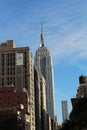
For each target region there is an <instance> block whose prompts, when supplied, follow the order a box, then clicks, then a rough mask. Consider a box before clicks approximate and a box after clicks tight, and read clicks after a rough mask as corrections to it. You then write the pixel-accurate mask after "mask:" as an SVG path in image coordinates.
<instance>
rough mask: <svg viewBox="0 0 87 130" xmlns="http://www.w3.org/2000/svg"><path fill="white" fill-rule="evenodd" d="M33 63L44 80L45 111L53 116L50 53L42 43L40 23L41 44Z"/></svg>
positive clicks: (42, 35)
mask: <svg viewBox="0 0 87 130" xmlns="http://www.w3.org/2000/svg"><path fill="white" fill-rule="evenodd" d="M35 65H36V67H37V69H38V71H39V73H41V74H42V75H43V76H44V78H45V81H46V88H45V89H46V103H47V104H46V106H47V112H48V114H49V115H50V116H51V118H54V81H53V68H52V60H51V55H50V52H49V50H48V48H47V47H46V46H45V44H44V34H43V27H42V25H41V44H40V47H39V48H38V49H37V51H36V56H35Z"/></svg>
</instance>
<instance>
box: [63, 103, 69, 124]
mask: <svg viewBox="0 0 87 130" xmlns="http://www.w3.org/2000/svg"><path fill="white" fill-rule="evenodd" d="M62 119H63V122H64V121H65V120H67V119H69V115H68V104H67V101H62Z"/></svg>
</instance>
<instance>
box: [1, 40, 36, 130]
mask: <svg viewBox="0 0 87 130" xmlns="http://www.w3.org/2000/svg"><path fill="white" fill-rule="evenodd" d="M12 85H14V86H15V87H16V88H17V89H18V90H22V89H24V88H26V90H27V91H28V95H29V101H28V104H29V112H30V124H29V125H30V128H29V129H30V130H35V100H34V67H33V56H32V54H31V52H30V49H29V47H18V48H17V47H16V44H15V43H14V41H13V40H7V41H6V42H5V43H1V44H0V87H6V86H12Z"/></svg>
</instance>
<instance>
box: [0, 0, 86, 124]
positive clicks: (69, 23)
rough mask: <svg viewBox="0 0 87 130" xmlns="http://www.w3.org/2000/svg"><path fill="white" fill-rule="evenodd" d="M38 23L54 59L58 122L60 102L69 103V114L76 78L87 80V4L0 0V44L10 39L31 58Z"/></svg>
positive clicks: (68, 0) (60, 0)
mask: <svg viewBox="0 0 87 130" xmlns="http://www.w3.org/2000/svg"><path fill="white" fill-rule="evenodd" d="M41 20H42V21H43V26H44V35H45V45H46V46H47V47H48V48H49V50H50V52H51V54H52V59H53V67H54V84H55V106H56V107H55V109H56V114H57V115H58V120H59V122H61V121H62V117H61V114H62V113H61V101H62V100H67V101H68V104H69V112H70V111H71V103H70V98H72V97H75V95H76V90H77V88H78V86H79V82H78V77H79V76H80V75H81V74H83V75H86V76H87V67H86V66H87V1H86V0H83V1H82V0H44V1H42V0H0V43H1V42H4V41H6V40H8V39H13V40H14V41H15V42H16V45H17V46H29V47H30V49H31V52H32V53H33V56H34V55H35V51H36V49H38V47H39V45H40V33H41V32H40V24H41Z"/></svg>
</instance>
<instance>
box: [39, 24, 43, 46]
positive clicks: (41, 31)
mask: <svg viewBox="0 0 87 130" xmlns="http://www.w3.org/2000/svg"><path fill="white" fill-rule="evenodd" d="M40 38H41V44H40V47H44V33H43V24H42V22H41V36H40Z"/></svg>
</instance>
